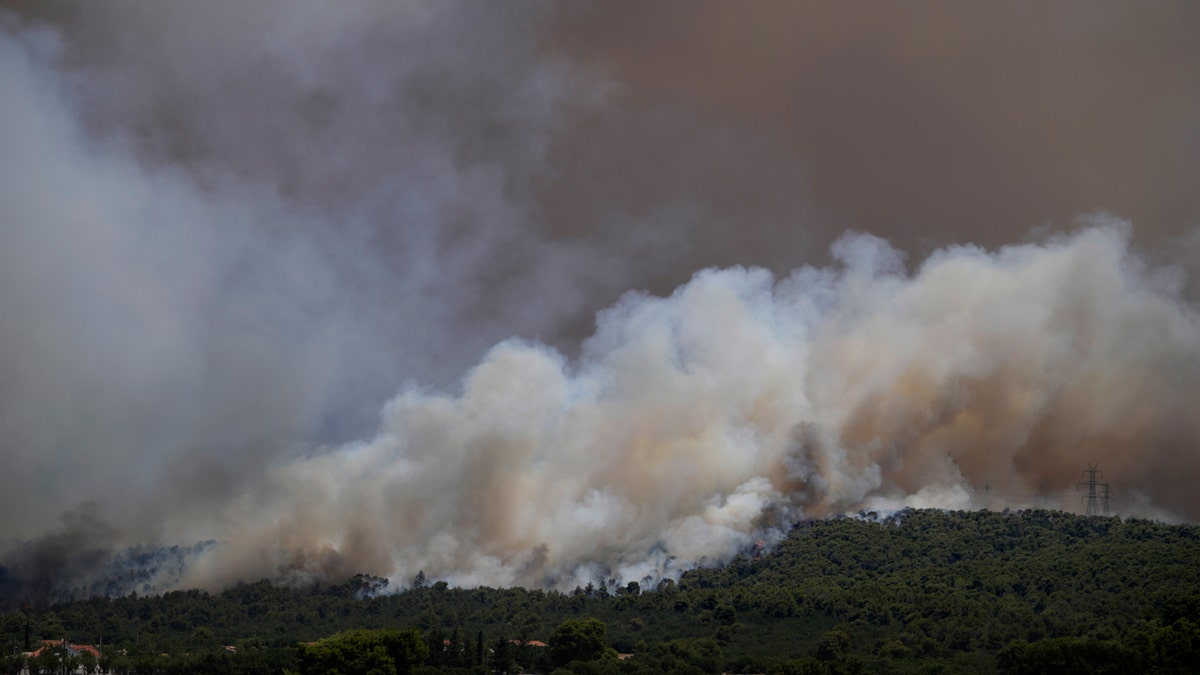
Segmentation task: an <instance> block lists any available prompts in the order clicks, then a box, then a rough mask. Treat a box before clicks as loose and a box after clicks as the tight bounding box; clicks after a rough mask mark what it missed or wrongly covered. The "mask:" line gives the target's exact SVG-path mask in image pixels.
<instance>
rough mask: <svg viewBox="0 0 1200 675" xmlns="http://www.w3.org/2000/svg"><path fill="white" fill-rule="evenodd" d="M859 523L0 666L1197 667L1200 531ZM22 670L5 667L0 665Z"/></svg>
mask: <svg viewBox="0 0 1200 675" xmlns="http://www.w3.org/2000/svg"><path fill="white" fill-rule="evenodd" d="M864 515H865V517H862V518H837V519H830V520H818V521H810V522H804V523H801V524H799V525H798V526H796V527H795V528H794V529H793V530H792V531H791V533H790V534H789V535H788V537H787V538H786V539H785V540H784V541H783V542H781V543H780V544H779V545H778V546H777V547H776V548H775V549H774V550H772V551H770V552H769V553H761V554H759V553H757V552H750V553H748V554H747V555H743V556H741V557H738V558H737V559H735V560H734V561H732V562H731V563H729V564H727V565H725V566H724V567H720V568H710V569H698V570H694V571H691V572H689V573H687V574H685V575H683V577H682V578H681V579H680V580H679V581H678V582H672V581H664V582H661V583H658V584H657V585H656V587H655V588H653V589H649V588H644V587H642V586H641V585H639V584H638V583H629V584H626V585H623V586H618V585H616V584H615V583H613V582H611V581H606V580H603V579H598V580H597V581H596V583H594V584H590V585H588V586H587V587H585V588H577V589H575V590H574V591H572V592H566V593H560V592H546V591H541V590H526V589H521V588H512V589H493V588H476V589H457V588H450V587H448V586H447V585H446V584H445V583H441V582H437V583H432V584H428V583H425V582H424V579H423V575H422V576H421V578H419V579H417V580H415V583H416V587H415V588H413V589H411V590H407V591H404V592H399V593H388V592H387V591H388V589H387V582H386V581H385V580H382V579H378V578H375V577H369V576H365V575H360V576H356V577H354V578H353V579H350V580H348V581H347V582H346V583H343V584H339V585H336V586H326V587H313V588H307V589H290V588H280V587H276V586H273V585H271V584H270V583H268V582H266V581H260V582H256V583H247V584H241V585H238V586H237V587H235V588H231V589H229V590H226V591H224V592H222V593H219V594H209V593H205V592H202V591H179V592H172V593H167V594H165V595H162V596H149V597H138V596H136V595H131V596H128V597H122V598H93V599H90V600H85V601H78V602H72V603H69V604H61V605H56V606H53V607H49V608H45V609H31V610H28V611H17V612H11V613H9V614H7V615H6V616H5V617H4V622H3V629H4V633H3V640H4V642H3V644H4V647H5V653H6V654H11V653H12V652H13V651H19V650H20V648H21V647H23V643H24V641H25V639H26V635H28V637H29V640H30V641H31V642H32V643H34V644H33V646H35V647H36V646H37V643H38V641H39V640H41V639H61V638H63V637H64V636H65V637H66V638H67V639H68V640H70V641H71V642H75V643H88V644H98V643H102V645H103V651H104V653H105V656H104V657H103V658H102V659H101V661H102V664H101V665H103V666H107V667H110V668H112V669H114V670H119V671H123V672H221V673H277V672H281V671H282V670H284V669H288V670H292V671H309V672H316V670H317V668H316V667H314V666H312V664H313V663H322V664H325V665H323V666H321V668H326V669H327V668H328V663H329V661H328V659H336V658H343V657H346V655H347V654H349V653H351V652H353V651H354V649H352V648H349V647H346V646H345V645H347V644H351V645H352V644H374V645H377V646H376V647H372V648H371V649H373V650H374V651H373V652H372V653H373V654H375V655H376V656H377V657H378V659H379V662H377V663H376V662H373V663H374V665H372V666H371V668H377V669H378V668H382V670H380V671H379V672H392V671H395V672H405V671H408V670H417V671H420V670H427V671H433V670H437V671H439V672H443V671H446V670H453V669H461V670H462V672H486V671H491V670H506V671H509V672H514V671H517V670H522V669H524V670H539V671H542V672H550V671H551V670H552V669H554V668H556V667H566V668H569V669H570V670H571V671H573V672H588V673H593V672H594V673H635V672H637V673H640V672H646V673H650V672H667V671H674V672H681V673H684V672H695V673H703V672H723V671H729V672H772V673H851V672H895V673H921V672H929V673H933V672H964V673H967V672H969V673H988V672H1011V673H1032V672H1058V673H1062V672H1087V673H1094V672H1122V673H1126V672H1189V671H1190V670H1191V668H1192V667H1193V665H1194V664H1195V663H1200V527H1196V526H1187V525H1162V524H1158V523H1153V522H1149V521H1144V520H1121V519H1119V518H1115V517H1113V518H1100V517H1090V518H1085V517H1081V516H1075V515H1070V514H1066V513H1062V512H1057V511H1045V510H1028V511H1018V512H1004V513H995V512H987V511H978V512H961V511H960V512H942V511H931V510H908V511H903V512H900V513H898V514H895V515H892V516H889V517H886V518H875V517H873V514H864ZM593 620H595V621H593ZM362 629H387V630H386V631H380V630H376V631H375V632H372V631H363V630H362ZM347 631H352V632H347ZM340 633H341V634H344V635H342V636H338V635H336V634H340ZM597 634H598V635H599V637H597ZM388 636H392V637H388ZM318 640H320V642H316V641H318ZM531 641H538V642H548V643H549V646H548V647H542V646H539V645H538V644H537V643H536V642H531ZM309 642H314V643H315V644H313V645H301V643H309ZM597 642H598V645H599V646H598V647H597V648H595V649H592V647H595V646H596V645H595V644H593V643H597ZM577 644H583V645H584V646H583V647H581V648H577ZM397 645H399V647H397ZM568 645H571V646H570V647H568ZM589 645H591V646H589ZM227 646H231V647H234V648H235V649H236V653H235V651H234V650H230V649H227V648H226V647H227ZM364 649H365V648H364ZM118 650H121V651H123V652H124V654H121V653H120V651H118ZM389 650H390V651H389ZM368 651H369V650H368ZM617 653H621V654H632V655H633V656H632V657H629V658H625V659H624V660H621V659H618V658H617ZM388 654H395V657H394V658H392V657H388V656H387V655H388ZM339 655H341V656H339ZM373 658H374V657H373ZM322 659H325V660H324V661H323V660H322ZM18 661H19V659H17V658H15V657H8V656H6V658H5V661H4V662H3V666H4V669H3V670H7V671H10V672H15V669H16V668H19V662H18ZM380 663H383V665H382V666H381V665H380ZM389 664H390V665H389ZM36 665H37V664H35V666H36ZM388 668H391V669H392V670H390V671H389V670H388ZM1106 668H1107V669H1109V670H1107V671H1106V670H1105V669H1106ZM343 672H354V671H353V668H350V667H348V668H347V669H345V670H343ZM364 672H365V671H364Z"/></svg>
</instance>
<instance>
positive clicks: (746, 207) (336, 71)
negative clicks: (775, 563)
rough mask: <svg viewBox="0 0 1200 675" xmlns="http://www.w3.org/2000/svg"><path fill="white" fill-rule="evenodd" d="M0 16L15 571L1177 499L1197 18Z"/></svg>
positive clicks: (320, 572)
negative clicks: (1087, 490) (1108, 489)
mask: <svg viewBox="0 0 1200 675" xmlns="http://www.w3.org/2000/svg"><path fill="white" fill-rule="evenodd" d="M0 6H8V7H13V8H14V10H13V11H8V10H3V9H0V92H3V94H2V95H0V459H2V460H3V467H4V484H3V486H2V489H0V589H18V590H15V591H12V592H11V593H10V591H9V590H3V591H2V592H3V593H5V594H9V595H12V594H20V593H22V592H24V593H26V595H29V594H30V593H32V595H34V596H37V597H45V598H50V597H55V590H54V589H63V588H66V589H82V592H92V591H96V590H99V591H100V592H121V591H122V590H123V589H125V588H126V587H130V586H131V585H132V586H133V587H137V589H138V590H143V588H159V589H161V588H164V587H170V586H173V585H177V584H203V585H206V586H210V587H215V586H219V585H221V584H223V583H228V582H231V581H233V580H235V579H242V578H258V577H261V576H267V577H270V578H273V579H279V580H281V581H289V580H291V581H299V580H306V579H316V578H336V577H339V576H343V575H346V574H351V573H357V572H371V573H375V574H383V575H389V576H393V577H395V578H396V579H397V580H398V581H399V582H400V585H403V584H404V583H406V582H407V580H408V579H411V577H412V575H413V574H415V573H416V571H418V570H424V571H425V572H426V574H427V575H428V576H430V577H433V578H447V579H452V580H454V581H456V582H458V583H464V584H469V583H492V584H498V583H516V582H519V583H527V584H540V585H557V586H568V585H571V584H573V583H578V582H579V581H581V580H582V581H588V580H592V579H593V578H594V577H598V576H601V575H604V576H607V577H610V578H613V577H621V578H641V577H643V576H645V575H650V576H654V575H656V574H662V573H671V572H673V571H675V570H678V569H680V568H683V567H686V566H688V565H692V564H696V563H697V562H698V561H700V560H702V559H703V558H705V557H708V558H710V559H713V560H717V559H720V558H722V557H723V556H727V555H729V554H730V552H732V551H736V550H737V549H738V548H740V547H742V546H744V545H746V544H747V543H748V542H754V541H757V540H758V539H760V538H769V537H770V536H772V533H774V532H777V531H778V528H782V527H785V526H786V525H787V524H788V523H789V522H790V521H791V520H792V519H795V518H798V517H802V516H819V515H823V514H829V513H837V512H841V511H844V510H854V509H859V508H877V507H878V508H886V507H891V506H895V505H899V504H905V503H911V504H930V505H945V506H991V507H1003V506H1015V505H1020V504H1024V503H1043V504H1047V505H1059V506H1071V507H1073V506H1077V504H1078V502H1077V501H1076V499H1077V495H1076V494H1074V493H1070V491H1071V488H1073V486H1074V482H1075V481H1076V480H1077V479H1078V478H1079V471H1080V470H1081V469H1083V468H1084V466H1086V464H1087V463H1089V462H1092V463H1099V465H1100V467H1101V468H1102V469H1103V470H1104V471H1106V475H1107V476H1108V478H1109V479H1110V480H1111V481H1112V483H1113V484H1114V487H1116V490H1117V492H1116V495H1117V499H1118V500H1119V501H1118V502H1116V503H1115V505H1117V506H1119V507H1120V509H1121V510H1122V512H1124V513H1141V514H1147V515H1153V516H1156V517H1164V518H1185V519H1192V520H1194V519H1197V518H1200V509H1198V508H1197V505H1196V503H1195V502H1194V500H1193V497H1192V496H1191V494H1190V492H1189V491H1188V489H1187V486H1188V485H1189V484H1191V483H1194V482H1195V480H1196V479H1197V478H1198V477H1200V475H1198V472H1197V466H1196V462H1197V459H1196V456H1197V446H1196V440H1195V439H1196V438H1197V434H1196V433H1195V432H1196V431H1197V429H1196V427H1195V425H1196V423H1195V422H1193V421H1191V417H1193V416H1194V415H1193V414H1192V413H1193V407H1194V406H1193V405H1191V404H1192V403H1194V401H1195V398H1196V392H1197V372H1196V371H1197V364H1196V349H1197V348H1196V344H1197V335H1196V310H1195V308H1194V304H1189V303H1191V302H1192V301H1191V300H1188V299H1187V298H1189V297H1192V298H1194V293H1195V290H1196V286H1195V285H1194V284H1192V285H1190V286H1189V285H1187V282H1186V278H1185V275H1184V273H1183V272H1182V271H1177V269H1178V270H1185V271H1188V272H1194V271H1195V270H1200V264H1198V263H1197V261H1200V255H1198V252H1200V245H1198V242H1200V237H1197V234H1196V233H1197V230H1196V229H1195V224H1196V222H1197V219H1198V218H1200V202H1198V201H1197V199H1196V195H1197V192H1196V190H1195V189H1194V186H1195V184H1196V183H1197V178H1198V177H1200V163H1198V162H1197V158H1200V152H1197V148H1198V147H1200V146H1197V144H1196V142H1197V139H1200V125H1198V124H1197V122H1196V120H1200V114H1197V113H1198V112H1200V85H1198V84H1197V80H1196V78H1195V77H1194V72H1195V69H1194V68H1193V67H1192V65H1191V64H1192V63H1194V62H1195V58H1194V57H1195V55H1196V49H1197V44H1200V43H1197V42H1196V41H1195V40H1194V39H1192V38H1193V37H1194V36H1193V35H1192V34H1191V32H1190V31H1189V30H1187V27H1188V26H1190V25H1192V24H1194V21H1192V20H1190V18H1191V16H1192V14H1193V13H1194V12H1195V11H1196V10H1195V5H1194V3H1186V2H1185V3H1177V4H1172V3H1169V2H1168V3H1160V4H1158V5H1156V6H1155V8H1156V9H1155V10H1154V11H1150V12H1148V13H1143V12H1145V11H1146V10H1141V9H1136V8H1123V9H1121V10H1119V11H1111V10H1102V9H1097V8H1094V7H1093V6H1091V5H1070V4H1069V3H1067V4H1064V5H1056V7H1055V8H1054V9H1052V10H1051V11H1043V10H1042V9H1038V10H1037V15H1036V17H1032V19H1031V15H1030V10H1027V9H1025V8H1022V7H1016V8H1014V9H1008V8H1005V9H1003V10H1001V9H992V8H990V6H985V5H976V4H969V3H963V4H956V5H952V6H948V7H939V6H937V5H936V4H934V5H929V6H924V5H923V6H921V7H917V8H913V9H912V11H913V14H912V15H911V16H892V15H886V16H884V17H883V19H879V18H876V19H874V20H871V21H866V22H864V21H861V20H860V19H862V18H863V17H861V16H860V15H859V10H836V11H835V10H831V9H830V8H828V7H826V6H825V5H819V6H818V7H817V8H816V10H814V9H813V8H811V7H807V6H805V5H804V4H803V3H795V4H790V5H788V6H787V7H782V6H780V7H779V8H776V9H774V10H772V9H769V8H768V6H761V7H754V8H748V9H746V13H745V14H739V13H738V12H740V11H741V8H740V6H739V8H737V9H734V8H733V7H732V6H730V5H728V4H726V3H707V2H697V3H688V5H687V7H686V8H684V7H683V6H682V5H674V4H671V3H664V4H661V5H656V6H655V7H654V8H651V9H648V10H643V5H642V3H630V4H622V3H619V2H614V3H591V2H581V3H571V4H550V3H540V2H511V3H476V2H461V3H460V2H451V1H438V2H422V1H413V2H403V3H401V2H371V1H369V0H368V1H365V2H356V3H352V4H345V3H337V4H331V3H327V2H323V1H321V0H312V1H307V0H301V1H296V2H286V3H285V2H278V1H277V0H261V1H259V2H254V3H245V2H232V1H230V2H220V1H214V2H205V3H144V2H120V1H114V2H111V3H65V2H56V1H54V0H47V1H46V2H39V3H12V2H6V0H0ZM631 8H636V11H633V12H631ZM642 11H650V12H651V13H650V14H640V13H639V12H642ZM879 11H883V12H891V11H892V10H889V9H885V8H881V9H880V10H879ZM772 12H777V14H772ZM1031 21H1032V24H1035V25H1037V26H1039V27H1040V28H1039V30H1038V31H1035V32H1030V31H1029V30H1026V29H1027V28H1028V26H1029V25H1031ZM666 25H670V26H673V27H675V28H677V29H678V30H672V31H669V32H664V31H662V30H659V27H661V26H666ZM977 26H986V27H987V30H986V31H979V30H977V29H976V27H977ZM647 27H653V30H649V31H647V30H646V28H647ZM797 31H799V32H797ZM614 36H619V39H614ZM1018 38H1019V39H1018ZM1067 48H1069V49H1067ZM1064 49H1066V51H1067V52H1069V57H1064V58H1062V59H1060V58H1059V55H1060V52H1063V51H1064ZM1051 62H1052V65H1053V66H1054V67H1047V64H1048V63H1051ZM1092 64H1100V65H1098V66H1095V65H1092ZM1098 209H1109V210H1112V211H1114V212H1116V213H1119V214H1120V215H1121V216H1124V217H1132V221H1133V225H1122V224H1119V223H1118V222H1117V221H1116V219H1112V218H1110V219H1107V220H1105V219H1100V221H1097V222H1093V223H1092V224H1090V225H1087V226H1086V227H1084V229H1076V230H1072V232H1074V234H1070V235H1063V234H1061V232H1062V230H1061V229H1056V228H1062V227H1063V224H1064V223H1068V222H1069V221H1070V219H1071V217H1072V216H1074V215H1075V214H1079V213H1091V212H1095V211H1096V210H1098ZM1101 221H1102V222H1101ZM1072 227H1076V226H1072ZM847 228H849V229H857V230H862V231H869V232H874V233H876V234H878V235H879V236H880V237H881V239H875V238H872V237H870V236H867V235H845V236H843V235H842V234H841V232H842V231H843V230H845V229H847ZM1030 232H1034V233H1036V234H1035V235H1032V236H1031V235H1030ZM1056 232H1058V233H1059V234H1055V233H1056ZM1135 232H1136V234H1135ZM834 241H836V244H834V245H833V246H832V251H833V260H832V262H830V260H829V259H828V258H826V257H825V256H826V252H827V251H828V250H830V244H831V243H832V242H834ZM888 242H890V244H889V243H888ZM951 242H958V245H951ZM965 242H977V243H979V244H980V245H982V246H985V247H986V250H985V249H982V248H975V247H974V246H972V245H969V244H966V243H965ZM1004 242H1034V243H1025V244H1022V245H1019V246H1014V247H1011V248H1005V249H1001V248H998V247H999V245H1000V244H1001V243H1004ZM892 246H895V247H897V248H898V249H903V250H907V251H910V252H911V253H912V258H911V259H907V260H905V259H903V258H902V256H901V254H900V253H899V252H898V251H897V250H893V248H892ZM1176 265H1177V266H1178V268H1176V267H1174V266H1176ZM696 270H705V271H702V272H699V273H697V272H696ZM793 270H798V271H793ZM689 279H690V281H689ZM629 289H643V290H642V291H638V292H629ZM622 294H624V295H622ZM1189 294H1191V295H1190V296H1189ZM464 373H467V375H466V376H465V377H464V376H463V374H464ZM456 387H457V389H456ZM397 391H400V392H403V393H401V394H400V395H398V396H397V395H396V392H397ZM388 399H391V402H390V403H388V405H387V407H386V409H385V410H384V412H383V415H382V421H381V420H380V419H379V413H378V411H379V408H380V405H381V403H382V402H383V401H387V400H388ZM347 439H367V440H363V441H361V442H358V443H351V444H347V443H346V441H347ZM1064 493H1068V494H1066V495H1065V496H1064ZM209 541H216V542H219V543H217V544H214V545H212V546H211V547H209V546H208V545H207V544H204V545H201V546H200V547H199V548H194V547H195V546H196V545H197V542H209ZM172 545H179V546H182V547H183V548H179V549H170V548H169V547H170V546H172ZM139 547H142V548H139ZM162 547H167V548H162ZM155 551H157V552H159V553H162V552H165V553H164V554H163V555H160V554H159V553H155ZM145 552H150V553H145ZM193 559H194V560H193ZM185 560H193V562H192V563H191V564H190V565H189V566H188V567H187V569H186V570H185V569H183V567H184V564H183V562H184V561H185ZM181 575H182V576H181ZM22 588H24V589H27V590H26V591H21V590H19V589H22ZM28 589H33V590H32V591H28ZM71 592H74V591H71Z"/></svg>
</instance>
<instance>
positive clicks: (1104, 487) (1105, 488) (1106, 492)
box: [1100, 483, 1113, 516]
mask: <svg viewBox="0 0 1200 675" xmlns="http://www.w3.org/2000/svg"><path fill="white" fill-rule="evenodd" d="M1112 493H1113V490H1112V486H1111V485H1109V484H1108V483H1101V484H1100V502H1101V503H1102V504H1103V505H1104V509H1103V511H1104V515H1106V516H1107V515H1108V500H1109V498H1110V497H1112Z"/></svg>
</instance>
